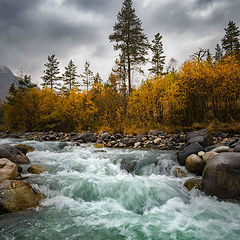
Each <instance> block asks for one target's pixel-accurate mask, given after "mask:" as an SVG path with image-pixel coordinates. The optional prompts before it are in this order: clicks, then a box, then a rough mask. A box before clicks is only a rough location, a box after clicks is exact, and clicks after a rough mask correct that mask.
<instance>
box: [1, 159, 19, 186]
mask: <svg viewBox="0 0 240 240" xmlns="http://www.w3.org/2000/svg"><path fill="white" fill-rule="evenodd" d="M18 175H19V173H18V166H17V165H16V164H15V163H13V162H11V161H10V160H8V159H7V158H1V159H0V182H2V181H4V180H8V179H16V178H17V176H18Z"/></svg>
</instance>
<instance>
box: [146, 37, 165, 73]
mask: <svg viewBox="0 0 240 240" xmlns="http://www.w3.org/2000/svg"><path fill="white" fill-rule="evenodd" d="M151 50H152V53H153V57H152V61H151V63H152V67H151V68H150V69H149V71H150V72H151V73H153V74H156V75H158V74H162V72H163V66H164V64H165V58H166V56H164V55H163V44H162V36H161V35H160V33H157V34H156V35H155V36H154V39H153V40H152V45H151Z"/></svg>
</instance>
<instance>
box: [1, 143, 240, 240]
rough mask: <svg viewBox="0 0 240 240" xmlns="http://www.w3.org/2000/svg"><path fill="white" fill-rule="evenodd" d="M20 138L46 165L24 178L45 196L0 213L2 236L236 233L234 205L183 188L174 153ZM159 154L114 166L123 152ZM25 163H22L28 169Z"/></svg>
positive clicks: (111, 239) (35, 160) (137, 239)
mask: <svg viewBox="0 0 240 240" xmlns="http://www.w3.org/2000/svg"><path fill="white" fill-rule="evenodd" d="M20 142H21V143H24V144H28V145H30V146H32V147H34V148H35V149H36V150H35V151H34V152H31V153H28V155H27V156H28V157H29V159H30V160H31V164H41V165H43V166H44V167H45V168H46V170H47V171H46V172H44V173H42V174H41V175H31V174H24V175H26V176H29V179H28V180H27V181H28V182H30V183H31V184H32V185H33V186H34V187H35V188H36V189H38V190H40V191H41V192H42V193H43V194H44V195H45V197H46V198H45V199H44V200H43V201H42V204H41V206H40V207H38V208H37V209H30V210H28V211H26V212H23V213H15V214H5V215H2V216H0V239H4V240H13V239H16V240H21V239H24V240H28V239H29V240H30V239H31V240H32V239H33V240H45V239H46V240H62V239H64V240H65V239H68V240H75V239H76V240H78V239H80V240H147V239H149V240H168V239H176V240H181V239H182V240H188V239H189V240H194V239H198V240H203V239H207V240H209V239H210V240H215V239H216V240H220V239H224V240H225V239H228V240H235V239H236V240H239V239H240V204H237V203H231V202H220V201H217V199H216V198H214V197H208V196H205V195H204V194H203V193H201V192H200V191H198V190H192V191H191V192H188V191H187V190H186V189H185V187H184V186H183V183H184V181H185V180H186V178H185V179H180V178H175V177H174V176H173V175H172V173H171V168H172V167H174V166H176V165H178V163H177V161H176V157H175V153H174V152H172V151H157V150H148V151H147V150H130V149H104V150H103V149H95V148H94V146H93V145H88V144H84V145H82V146H75V145H74V144H71V143H69V144H66V143H59V142H36V141H22V140H16V139H1V140H0V144H2V143H9V144H12V145H14V144H17V143H20ZM128 158H132V159H136V160H139V161H143V160H149V159H156V158H157V159H158V160H159V162H158V164H157V165H156V164H151V165H148V166H145V167H143V168H142V169H141V170H140V171H139V172H138V175H132V174H128V173H126V172H125V171H123V170H121V169H120V162H121V160H122V159H128ZM28 166H29V165H26V166H24V169H26V168H27V167H28Z"/></svg>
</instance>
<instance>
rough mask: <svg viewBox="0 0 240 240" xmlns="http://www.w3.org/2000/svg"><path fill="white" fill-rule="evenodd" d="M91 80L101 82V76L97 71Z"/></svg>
mask: <svg viewBox="0 0 240 240" xmlns="http://www.w3.org/2000/svg"><path fill="white" fill-rule="evenodd" d="M93 82H94V83H100V84H101V83H102V78H101V76H100V74H99V73H97V74H96V75H95V76H94V77H93Z"/></svg>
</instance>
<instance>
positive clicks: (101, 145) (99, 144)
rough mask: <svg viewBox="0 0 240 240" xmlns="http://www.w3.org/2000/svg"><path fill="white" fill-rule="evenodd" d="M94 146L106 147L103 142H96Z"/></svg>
mask: <svg viewBox="0 0 240 240" xmlns="http://www.w3.org/2000/svg"><path fill="white" fill-rule="evenodd" d="M94 147H95V148H104V147H105V145H104V144H103V143H95V144H94Z"/></svg>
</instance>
